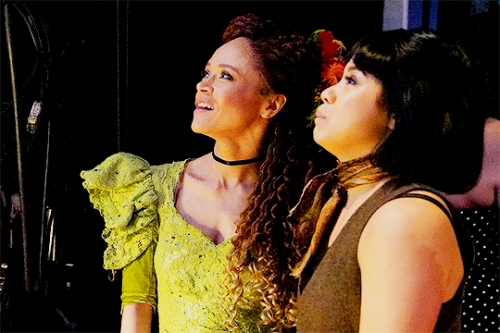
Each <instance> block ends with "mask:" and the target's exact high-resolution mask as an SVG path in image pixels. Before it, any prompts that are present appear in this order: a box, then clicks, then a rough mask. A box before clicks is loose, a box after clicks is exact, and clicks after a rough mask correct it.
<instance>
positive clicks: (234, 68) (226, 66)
mask: <svg viewBox="0 0 500 333" xmlns="http://www.w3.org/2000/svg"><path fill="white" fill-rule="evenodd" d="M209 66H210V62H207V64H206V66H205V67H209ZM218 67H219V68H230V69H231V70H233V71H234V72H236V74H240V71H239V70H238V69H237V68H236V67H234V66H232V65H229V64H219V66H218Z"/></svg>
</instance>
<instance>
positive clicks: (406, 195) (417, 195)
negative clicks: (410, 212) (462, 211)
mask: <svg viewBox="0 0 500 333" xmlns="http://www.w3.org/2000/svg"><path fill="white" fill-rule="evenodd" d="M398 198H419V199H424V200H427V201H430V202H432V203H433V204H435V205H436V206H438V207H439V208H440V209H441V210H442V211H443V212H444V213H445V214H446V216H448V218H449V219H450V221H452V220H453V218H452V216H451V213H450V211H449V210H448V209H447V208H446V206H445V205H443V204H442V203H441V202H439V201H438V200H436V199H435V198H433V197H431V196H429V195H426V194H422V193H414V192H409V193H403V194H402V195H400V196H398Z"/></svg>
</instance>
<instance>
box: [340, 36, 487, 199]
mask: <svg viewBox="0 0 500 333" xmlns="http://www.w3.org/2000/svg"><path fill="white" fill-rule="evenodd" d="M348 59H350V60H352V61H353V62H354V64H355V65H356V67H357V69H359V70H360V71H362V72H363V73H365V74H366V73H368V74H371V75H372V76H374V77H375V78H376V79H378V80H379V81H380V82H381V84H382V87H383V93H382V96H381V98H382V105H383V106H384V107H385V108H386V109H387V111H388V112H389V114H392V115H393V117H394V118H395V121H396V123H395V129H394V131H393V132H392V133H391V135H390V136H389V137H388V138H387V139H386V140H385V141H384V142H383V143H382V144H381V145H380V146H379V147H378V149H377V150H376V151H375V152H374V154H373V157H372V161H373V163H374V164H375V165H376V166H379V167H381V168H383V169H384V170H385V171H388V172H390V173H391V174H392V175H394V176H401V177H403V178H406V179H408V180H409V181H413V182H419V183H423V184H427V185H430V186H433V187H434V188H436V189H437V190H440V191H443V192H446V193H463V192H465V191H467V190H468V189H470V188H471V187H472V186H473V185H474V184H475V183H476V182H477V179H478V177H479V174H480V171H481V162H482V152H483V149H482V133H483V128H484V117H481V116H480V115H481V114H482V113H481V112H479V110H478V109H477V108H478V107H477V106H476V105H477V103H476V101H475V100H474V98H475V94H474V92H473V86H474V82H471V81H472V75H471V74H472V73H471V67H470V64H469V61H468V59H467V56H466V55H465V53H464V52H463V50H462V49H461V48H460V47H459V46H458V45H457V44H451V43H447V42H446V41H445V40H443V39H442V38H440V37H438V36H437V35H435V34H433V33H426V32H417V31H406V30H394V31H387V32H382V33H378V34H374V35H370V36H367V37H365V38H363V39H361V40H360V41H359V42H358V43H357V44H356V45H354V46H353V48H352V49H351V51H350V52H349V54H348Z"/></svg>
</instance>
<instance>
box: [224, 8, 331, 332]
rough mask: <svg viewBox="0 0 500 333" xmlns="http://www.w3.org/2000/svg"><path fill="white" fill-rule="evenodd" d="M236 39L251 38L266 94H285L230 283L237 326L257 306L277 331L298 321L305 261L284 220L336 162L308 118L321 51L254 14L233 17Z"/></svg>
mask: <svg viewBox="0 0 500 333" xmlns="http://www.w3.org/2000/svg"><path fill="white" fill-rule="evenodd" d="M238 37H245V38H248V40H249V41H250V45H251V48H252V51H253V53H254V54H253V56H254V57H253V58H254V59H255V64H254V65H255V66H256V67H257V69H258V70H259V71H260V72H261V74H262V77H263V79H264V83H265V87H263V90H262V94H266V93H268V92H270V91H272V92H274V93H277V94H283V95H285V96H286V97H287V102H286V104H285V106H284V107H283V109H282V110H281V111H280V112H279V113H278V114H277V115H276V116H275V117H273V119H272V121H271V124H270V126H269V127H268V129H267V132H266V134H265V136H264V140H263V145H262V149H263V150H265V149H267V151H266V152H265V156H266V157H265V160H264V161H263V163H262V165H261V167H260V175H259V177H258V179H257V182H256V185H255V190H254V193H253V195H252V196H251V198H250V204H249V206H248V207H247V209H246V210H245V211H244V212H243V213H242V215H241V217H240V220H239V221H238V225H237V231H236V233H237V235H236V236H235V237H234V238H233V245H234V248H233V250H232V251H231V252H230V253H229V254H228V261H229V263H228V267H227V269H226V272H225V286H226V287H227V292H228V295H229V296H231V299H232V301H233V306H232V308H231V312H232V323H233V324H234V321H235V319H236V318H237V316H238V307H239V306H238V302H246V301H252V302H260V304H261V314H260V317H261V322H260V323H259V326H260V328H261V329H262V330H265V331H273V332H274V331H279V330H281V329H284V328H289V327H292V326H294V324H295V313H296V312H295V306H294V305H295V300H296V291H297V281H296V279H295V278H293V277H291V276H290V269H291V267H294V266H295V264H296V263H297V262H298V261H299V259H300V256H299V251H298V249H297V248H296V246H295V245H294V243H293V242H292V240H293V228H294V225H293V224H294V223H293V222H292V221H290V220H288V219H287V216H288V214H289V210H290V209H291V208H292V207H293V206H294V204H295V203H296V202H297V201H298V199H299V197H300V194H301V192H302V189H303V188H304V186H305V184H306V181H307V179H308V178H309V176H310V175H312V174H315V173H316V172H318V171H319V170H324V168H323V166H325V167H326V165H328V167H327V168H328V169H331V168H332V164H333V163H334V158H333V157H332V156H331V155H330V154H328V153H325V152H323V151H322V150H321V148H320V147H319V146H318V145H316V143H315V142H314V140H313V135H312V126H309V124H308V120H307V117H308V116H309V115H310V113H311V112H312V111H313V108H314V97H315V93H316V88H317V87H318V86H319V84H320V73H321V61H320V60H321V50H320V48H319V46H318V45H317V44H316V43H314V42H313V41H312V40H311V39H310V38H308V37H305V36H302V35H300V34H298V33H289V34H288V33H285V32H284V31H282V30H280V29H278V28H277V26H276V25H275V24H274V23H272V22H271V21H264V20H262V19H260V18H258V17H256V16H255V15H253V14H248V15H244V16H239V17H236V18H235V19H233V20H232V21H231V22H230V23H229V25H228V26H227V27H226V29H225V31H224V35H223V42H224V43H227V42H229V41H231V40H233V39H235V38H238Z"/></svg>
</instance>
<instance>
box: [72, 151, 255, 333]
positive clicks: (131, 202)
mask: <svg viewBox="0 0 500 333" xmlns="http://www.w3.org/2000/svg"><path fill="white" fill-rule="evenodd" d="M186 163H187V161H181V162H173V163H169V164H164V165H160V166H150V165H149V164H148V163H147V162H146V161H145V160H143V159H141V158H139V157H137V156H135V155H132V154H127V153H118V154H115V155H112V156H110V157H108V158H107V159H106V160H105V161H104V162H103V163H102V164H100V165H98V166H97V167H96V168H94V169H93V170H89V171H82V173H81V176H82V178H83V179H84V180H85V181H84V183H83V186H84V187H85V188H86V189H87V190H88V192H89V193H90V201H91V202H92V204H93V205H94V207H95V208H96V209H98V210H99V212H100V213H101V215H102V216H103V218H104V221H105V229H104V231H103V234H102V236H103V238H104V240H105V241H106V242H107V245H108V246H107V249H106V250H105V252H104V268H105V269H110V270H116V269H122V268H123V287H122V288H123V289H122V307H123V306H126V305H128V304H131V303H149V304H151V306H153V307H154V308H155V309H156V308H157V310H158V316H159V324H160V332H179V333H180V332H182V333H187V332H193V333H194V332H196V333H203V332H207V333H209V332H222V331H228V330H229V326H228V324H227V319H228V318H229V311H228V309H229V306H230V305H229V304H228V302H227V301H224V300H223V298H222V297H221V294H222V293H221V289H222V284H221V282H222V278H223V271H224V269H225V267H226V265H227V259H226V256H227V254H228V252H229V251H230V250H231V248H232V242H231V240H230V239H228V240H226V241H225V242H223V243H221V244H217V245H216V244H214V243H213V242H212V241H211V239H210V238H209V237H207V236H206V235H205V234H204V233H203V232H202V231H201V230H199V229H197V228H195V227H193V226H192V225H190V224H188V223H187V222H186V221H185V220H184V219H183V218H182V216H180V215H179V214H178V213H177V210H176V209H175V198H174V193H175V187H176V185H177V183H178V182H179V178H180V175H181V174H182V172H183V171H184V168H185V165H186ZM240 303H241V302H240ZM239 313H240V316H239V318H238V321H237V326H238V327H239V331H241V332H258V329H257V324H256V323H257V322H258V320H259V313H260V309H259V308H258V305H257V304H255V303H251V302H246V303H245V305H242V308H241V309H239Z"/></svg>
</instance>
